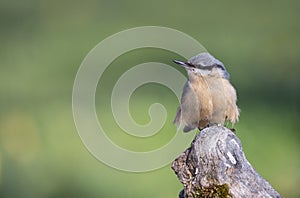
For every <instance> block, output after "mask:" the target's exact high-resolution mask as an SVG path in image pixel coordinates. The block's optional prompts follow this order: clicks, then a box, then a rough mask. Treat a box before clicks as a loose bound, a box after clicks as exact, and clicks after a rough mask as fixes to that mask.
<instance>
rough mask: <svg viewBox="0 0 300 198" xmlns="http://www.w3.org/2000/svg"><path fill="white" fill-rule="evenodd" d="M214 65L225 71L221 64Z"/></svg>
mask: <svg viewBox="0 0 300 198" xmlns="http://www.w3.org/2000/svg"><path fill="white" fill-rule="evenodd" d="M216 67H217V68H220V69H222V70H223V71H225V67H224V66H223V65H218V64H217V65H216Z"/></svg>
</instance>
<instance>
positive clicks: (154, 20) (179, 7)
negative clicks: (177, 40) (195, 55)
mask: <svg viewBox="0 0 300 198" xmlns="http://www.w3.org/2000/svg"><path fill="white" fill-rule="evenodd" d="M299 18H300V2H299V1H296V0H287V1H283V0H274V1H258V0H254V1H248V2H245V1H233V0H230V1H192V0H190V1H179V0H173V1H170V0H166V1H158V0H153V1H138V0H132V1H121V0H119V1H108V0H102V1H96V0H87V1H79V0H73V1H70V0H60V1H46V0H27V1H18V0H1V1H0V25H1V26H0V27H1V31H0V46H1V47H0V60H1V67H0V80H1V83H0V107H1V108H0V197H49V198H52V197H124V198H125V197H131V198H132V197H145V198H146V197H149V198H150V197H151V198H152V197H164V198H165V197H177V196H178V192H179V191H180V190H181V189H182V185H181V184H180V182H179V181H178V180H177V178H176V176H175V174H174V173H173V172H172V170H171V168H170V166H166V167H164V168H162V169H159V170H156V171H151V172H147V173H128V172H122V171H118V170H115V169H112V168H110V167H108V166H106V165H104V164H103V163H101V162H99V161H98V160H96V159H95V158H94V157H93V156H92V155H91V154H90V153H89V152H88V151H87V149H86V148H85V147H84V145H83V144H82V142H81V140H80V137H79V136H78V134H77V131H76V128H75V125H74V122H73V118H72V105H71V102H72V101H71V97H72V86H73V82H74V78H75V75H76V72H77V69H78V68H79V66H80V64H81V61H82V60H83V58H84V57H85V55H86V54H87V53H88V52H89V51H90V50H91V49H92V48H93V47H94V46H95V45H96V44H97V43H99V42H100V41H101V40H103V39H105V38H106V37H108V36H110V35H112V34H114V33H117V32H119V31H122V30H125V29H128V28H132V27H136V26H145V25H156V26H166V27H170V28H174V29H178V30H180V31H183V32H185V33H187V34H189V35H191V36H192V37H194V38H195V39H197V40H198V41H199V42H200V43H202V44H203V45H204V46H205V47H206V48H207V49H208V51H209V52H211V53H212V54H213V55H214V56H215V57H217V58H219V59H220V60H222V62H224V64H225V65H226V66H227V70H228V71H229V72H230V74H231V81H232V83H233V84H234V86H235V87H236V89H237V91H238V97H239V102H238V104H239V107H240V108H241V119H240V122H239V123H238V124H237V125H236V126H235V128H236V130H237V135H238V136H239V138H240V139H241V141H242V144H243V147H244V151H245V153H246V156H247V159H248V160H249V161H250V162H251V164H252V165H253V166H254V167H255V169H256V170H257V171H258V172H259V173H260V174H261V175H262V176H263V177H264V178H265V179H267V180H268V181H269V182H270V183H271V184H272V186H273V187H274V188H275V189H276V190H277V191H279V193H281V194H282V195H283V196H285V197H300V189H299V185H300V171H299V168H300V152H299V151H300V143H299V138H300V133H299V125H298V123H299V118H300V105H299V101H300V89H299V85H300V82H299V81H300V80H299V74H300V67H299V66H300V56H299V54H300V36H299V35H300V23H299ZM175 58H177V59H178V58H180V56H179V55H177V54H173V53H172V52H168V51H164V50H159V49H142V50H134V51H131V52H128V53H126V54H124V55H122V56H120V57H119V58H118V59H116V60H115V61H114V62H113V63H112V64H111V65H110V67H109V68H108V69H107V71H106V73H105V74H106V75H105V77H104V78H103V79H101V80H100V81H101V82H102V84H103V86H101V87H100V86H99V88H98V90H97V95H96V99H97V104H96V106H97V112H98V113H99V114H102V115H106V116H102V117H104V118H103V119H102V120H100V122H102V123H103V124H104V125H105V128H106V131H107V132H108V133H107V134H108V136H109V137H110V138H111V139H112V140H113V141H114V142H116V144H118V145H120V146H122V147H124V148H128V149H131V150H136V151H146V150H151V149H153V148H157V147H160V146H161V145H164V144H165V143H167V142H168V140H170V138H172V137H173V136H174V134H175V133H176V129H175V127H174V126H173V125H172V120H173V117H174V115H175V111H176V108H177V105H178V101H177V99H176V97H175V96H174V94H173V93H172V92H171V91H170V90H169V89H167V88H166V87H163V86H160V85H157V84H146V85H144V86H142V87H140V88H139V89H137V90H136V92H134V94H133V95H132V100H131V103H130V105H131V113H132V115H133V117H134V118H135V120H136V121H137V122H138V123H141V124H145V123H147V122H149V117H148V114H147V112H148V108H149V105H150V104H152V103H153V102H159V103H162V104H163V105H165V107H166V108H167V110H168V119H167V120H166V125H165V126H164V127H163V129H162V130H161V131H160V133H158V134H157V135H155V136H153V137H151V138H149V139H143V138H133V137H131V136H129V135H126V134H125V133H124V132H123V131H122V129H120V128H119V127H118V126H117V125H116V124H115V123H114V120H113V117H112V114H111V110H110V109H109V105H108V104H110V103H109V95H110V93H111V88H112V87H113V85H114V83H115V82H116V80H117V79H118V77H119V76H120V75H121V74H122V73H123V72H125V71H126V70H127V69H129V68H131V67H133V66H134V65H136V64H139V63H142V62H149V61H158V62H163V63H167V64H170V65H172V66H173V67H175V68H177V66H176V65H174V64H173V63H172V62H171V60H172V59H175ZM178 69H179V70H180V71H181V72H183V73H184V74H185V72H184V71H183V70H182V69H180V68H178ZM187 147H188V145H187ZM107 152H109V151H107Z"/></svg>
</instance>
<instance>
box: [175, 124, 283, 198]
mask: <svg viewBox="0 0 300 198" xmlns="http://www.w3.org/2000/svg"><path fill="white" fill-rule="evenodd" d="M172 168H173V170H174V171H175V173H176V174H177V176H178V178H179V180H180V181H181V183H183V186H184V189H183V190H182V191H181V192H180V194H179V197H180V198H190V197H245V198H250V197H281V196H280V194H279V193H278V192H276V190H274V189H273V188H272V186H271V185H270V184H269V183H268V182H267V181H266V180H265V179H264V178H262V177H261V176H260V175H259V174H258V173H257V172H256V171H255V170H254V168H253V167H252V166H251V164H250V163H249V162H248V161H247V159H246V157H245V154H244V152H243V149H242V145H241V142H240V140H239V139H238V137H237V136H236V135H235V134H234V133H233V132H232V131H230V130H229V129H227V128H225V127H221V126H212V127H209V128H205V129H203V130H202V131H201V133H200V134H198V135H197V136H196V138H195V139H194V141H193V142H192V144H191V147H190V148H188V149H187V150H186V151H185V152H183V153H182V154H181V155H180V156H179V157H178V158H177V159H176V160H175V161H174V162H173V164H172Z"/></svg>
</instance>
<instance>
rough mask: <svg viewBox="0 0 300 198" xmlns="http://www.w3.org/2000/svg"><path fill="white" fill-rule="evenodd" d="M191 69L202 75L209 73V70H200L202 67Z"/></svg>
mask: <svg viewBox="0 0 300 198" xmlns="http://www.w3.org/2000/svg"><path fill="white" fill-rule="evenodd" d="M193 71H194V73H196V74H200V75H202V76H208V75H209V74H210V73H211V71H210V70H202V69H194V70H193Z"/></svg>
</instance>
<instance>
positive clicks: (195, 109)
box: [173, 52, 240, 132]
mask: <svg viewBox="0 0 300 198" xmlns="http://www.w3.org/2000/svg"><path fill="white" fill-rule="evenodd" d="M173 62H174V63H176V64H178V65H180V66H182V67H184V68H185V70H186V71H187V74H188V80H187V81H186V83H185V84H184V87H183V92H182V96H181V100H180V105H179V107H178V109H177V113H176V116H175V119H174V121H173V123H174V124H175V125H176V126H177V129H179V128H183V132H189V131H191V130H194V129H195V128H198V129H199V130H200V131H201V130H202V129H204V128H206V127H208V126H212V125H224V124H225V123H228V122H229V123H231V124H232V125H234V123H236V122H238V119H239V112H240V110H239V108H238V106H237V94H236V90H235V88H234V87H233V86H232V84H231V83H230V81H229V79H230V75H229V73H228V72H227V70H226V68H225V66H224V64H223V63H222V62H221V61H219V60H218V59H216V58H215V57H213V56H212V55H211V54H210V53H208V52H202V53H200V54H198V55H196V56H194V57H192V58H190V59H189V60H187V61H185V62H183V61H179V60H173Z"/></svg>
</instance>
